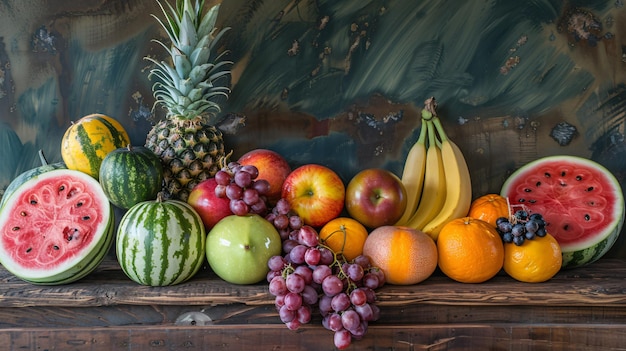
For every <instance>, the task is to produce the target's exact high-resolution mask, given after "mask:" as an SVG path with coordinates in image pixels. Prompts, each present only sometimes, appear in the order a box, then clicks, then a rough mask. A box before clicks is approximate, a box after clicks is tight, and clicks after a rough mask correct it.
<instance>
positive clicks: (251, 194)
mask: <svg viewBox="0 0 626 351" xmlns="http://www.w3.org/2000/svg"><path fill="white" fill-rule="evenodd" d="M258 176H259V170H258V169H257V168H256V166H254V165H240V164H239V163H238V162H229V163H228V165H226V167H223V168H222V169H220V170H219V171H217V173H215V182H216V183H217V186H216V187H215V195H216V196H217V197H221V198H228V199H229V200H230V211H231V212H232V213H233V214H236V215H238V216H244V215H246V214H248V213H254V214H258V215H261V216H265V214H266V213H267V212H268V203H267V194H268V193H269V190H270V184H269V182H268V181H267V180H265V179H257V177H258Z"/></svg>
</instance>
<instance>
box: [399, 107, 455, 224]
mask: <svg viewBox="0 0 626 351" xmlns="http://www.w3.org/2000/svg"><path fill="white" fill-rule="evenodd" d="M429 117H430V118H432V115H430V116H429ZM425 122H426V125H427V127H428V148H427V151H426V172H425V175H424V187H423V190H422V197H421V198H420V200H419V204H418V206H417V210H416V211H415V214H413V216H412V217H411V218H410V219H409V221H408V222H407V224H406V225H407V226H408V227H411V228H415V229H418V230H422V228H423V227H424V225H426V224H427V223H428V222H429V221H430V220H431V219H433V218H434V217H435V216H436V215H437V213H438V212H439V211H440V210H441V208H442V207H443V204H444V202H445V200H446V178H445V173H444V163H443V158H442V154H441V149H440V148H439V146H438V145H437V140H436V138H437V134H436V133H435V128H434V126H433V122H432V121H431V120H430V119H427V120H425Z"/></svg>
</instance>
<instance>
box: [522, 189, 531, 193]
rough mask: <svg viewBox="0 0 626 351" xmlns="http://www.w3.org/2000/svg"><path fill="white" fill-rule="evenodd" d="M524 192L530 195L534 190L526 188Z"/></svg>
mask: <svg viewBox="0 0 626 351" xmlns="http://www.w3.org/2000/svg"><path fill="white" fill-rule="evenodd" d="M524 192H525V193H530V192H532V190H530V189H529V188H525V189H524Z"/></svg>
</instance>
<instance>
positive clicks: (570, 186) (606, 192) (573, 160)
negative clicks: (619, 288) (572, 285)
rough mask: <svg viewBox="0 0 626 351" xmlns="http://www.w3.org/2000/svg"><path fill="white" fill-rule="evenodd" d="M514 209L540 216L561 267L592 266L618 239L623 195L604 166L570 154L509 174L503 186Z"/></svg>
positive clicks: (622, 219) (531, 164)
mask: <svg viewBox="0 0 626 351" xmlns="http://www.w3.org/2000/svg"><path fill="white" fill-rule="evenodd" d="M501 195H502V196H505V197H508V199H509V201H510V203H511V205H512V210H513V211H514V210H515V209H516V206H521V205H523V206H525V207H526V208H527V209H529V210H530V212H537V213H541V214H542V215H543V216H544V218H545V219H546V222H547V226H546V228H547V230H548V232H549V233H551V234H552V235H553V236H554V237H555V238H556V239H557V241H558V242H559V244H560V246H561V250H562V251H563V254H564V266H569V267H573V266H579V265H583V264H588V263H591V262H593V261H595V260H597V259H599V258H600V257H601V256H602V255H604V254H605V253H606V252H607V251H608V250H609V249H610V247H611V246H612V245H613V243H614V242H615V240H616V239H617V237H618V235H619V233H620V231H621V228H622V225H623V222H624V195H623V193H622V190H621V188H620V186H619V183H618V181H617V180H616V179H615V177H614V176H613V175H612V174H611V173H610V172H609V171H608V170H607V169H606V168H604V167H603V166H601V165H599V164H597V163H595V162H593V161H591V160H587V159H584V158H580V157H574V156H551V157H545V158H542V159H539V160H536V161H534V162H531V163H529V164H527V165H525V166H523V167H522V168H520V169H519V170H518V171H516V172H515V173H513V174H512V175H511V176H510V177H509V178H508V179H507V181H506V182H505V184H504V185H503V187H502V192H501Z"/></svg>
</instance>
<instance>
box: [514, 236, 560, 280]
mask: <svg viewBox="0 0 626 351" xmlns="http://www.w3.org/2000/svg"><path fill="white" fill-rule="evenodd" d="M562 263H563V256H562V254H561V247H560V246H559V243H558V241H556V239H555V238H554V237H553V236H552V235H550V234H549V233H548V234H546V235H545V236H543V237H535V238H534V239H533V240H526V241H524V243H523V244H522V245H519V246H518V245H515V244H506V245H504V271H505V272H506V273H507V274H508V275H510V276H511V277H512V278H514V279H517V280H519V281H521V282H527V283H540V282H545V281H546V280H549V279H550V278H552V277H553V276H554V275H555V274H556V273H558V271H559V270H560V269H561V264H562Z"/></svg>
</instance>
